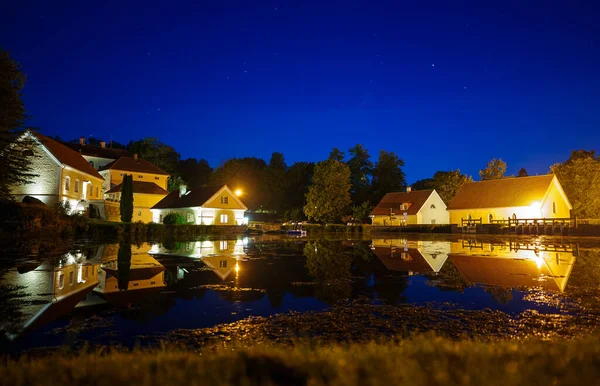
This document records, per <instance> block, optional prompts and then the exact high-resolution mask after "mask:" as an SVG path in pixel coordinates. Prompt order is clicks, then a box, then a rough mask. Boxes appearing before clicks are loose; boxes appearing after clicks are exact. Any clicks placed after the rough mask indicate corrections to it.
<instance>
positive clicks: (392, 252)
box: [373, 246, 433, 273]
mask: <svg viewBox="0 0 600 386" xmlns="http://www.w3.org/2000/svg"><path fill="white" fill-rule="evenodd" d="M407 249H408V251H405V250H404V248H403V247H402V246H389V247H375V249H374V250H373V252H374V253H375V255H376V256H377V257H378V258H379V260H381V262H382V263H383V265H385V267H386V268H387V269H389V270H392V271H402V272H418V273H424V272H433V268H431V266H430V265H429V263H428V262H427V260H425V258H424V257H423V255H422V254H421V252H419V250H418V249H416V248H407Z"/></svg>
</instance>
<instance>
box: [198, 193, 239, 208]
mask: <svg viewBox="0 0 600 386" xmlns="http://www.w3.org/2000/svg"><path fill="white" fill-rule="evenodd" d="M222 198H223V199H227V202H224V200H222ZM203 206H204V207H205V208H216V209H244V208H243V207H242V206H241V205H240V204H238V202H237V198H236V197H235V196H234V195H233V194H231V193H229V192H228V191H227V190H225V189H224V190H222V191H221V192H220V193H219V195H218V196H217V197H215V198H214V199H212V200H209V201H207V202H205V203H204V205H203Z"/></svg>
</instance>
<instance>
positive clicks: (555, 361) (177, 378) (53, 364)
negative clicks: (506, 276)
mask: <svg viewBox="0 0 600 386" xmlns="http://www.w3.org/2000/svg"><path fill="white" fill-rule="evenodd" d="M231 347H232V346H229V347H228V348H223V349H218V350H216V351H209V350H205V351H202V352H200V353H197V352H191V351H182V350H177V349H174V348H169V349H161V350H154V351H144V350H138V351H134V352H102V351H98V352H95V353H82V354H78V355H75V356H73V355H52V356H49V357H45V358H22V359H20V360H5V361H3V362H2V363H1V364H0V379H1V380H2V381H3V383H5V382H7V383H5V384H11V385H14V386H20V385H48V386H51V385H57V386H58V385H60V386H64V385H69V386H76V385H110V386H117V385H134V384H135V385H161V386H170V385H393V384H410V385H444V386H448V385H517V384H521V385H534V384H535V385H556V384H561V385H562V384H585V385H592V384H596V382H598V379H600V378H599V376H600V338H598V337H590V338H581V339H577V340H572V341H554V342H551V341H543V340H539V339H529V340H525V341H500V342H477V341H453V340H450V339H446V338H440V337H436V336H433V335H420V336H417V337H414V338H411V339H406V340H402V341H399V342H389V343H366V344H348V345H326V346H318V347H311V346H309V345H303V344H297V345H296V346H294V347H293V348H289V347H284V346H278V345H268V346H267V345H264V346H258V347H253V348H233V349H232V348H231Z"/></svg>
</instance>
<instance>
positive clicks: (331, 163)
mask: <svg viewBox="0 0 600 386" xmlns="http://www.w3.org/2000/svg"><path fill="white" fill-rule="evenodd" d="M350 202H351V200H350V168H348V166H347V165H346V164H343V163H341V162H339V161H336V160H327V161H321V162H319V163H318V164H317V165H316V166H315V172H314V174H313V178H312V184H311V185H310V188H309V189H308V193H307V194H306V205H305V206H304V213H305V214H306V216H307V217H308V218H309V219H310V220H315V221H318V222H335V221H338V220H339V219H340V217H341V216H342V215H343V214H344V211H345V210H346V208H347V207H348V205H349V204H350Z"/></svg>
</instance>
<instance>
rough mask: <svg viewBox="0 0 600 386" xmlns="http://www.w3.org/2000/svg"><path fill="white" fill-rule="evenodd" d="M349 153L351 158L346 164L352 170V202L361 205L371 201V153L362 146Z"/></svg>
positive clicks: (350, 150)
mask: <svg viewBox="0 0 600 386" xmlns="http://www.w3.org/2000/svg"><path fill="white" fill-rule="evenodd" d="M348 153H349V154H350V156H351V157H350V159H349V160H348V162H347V163H346V164H347V165H348V167H349V168H350V181H351V183H352V190H351V194H352V202H353V203H354V204H355V205H359V204H361V203H363V202H365V201H367V200H368V199H369V194H370V190H371V175H372V173H373V162H371V156H370V155H369V152H368V151H367V149H365V148H364V147H363V146H362V145H361V144H357V145H356V146H354V147H352V148H350V149H349V150H348Z"/></svg>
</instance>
